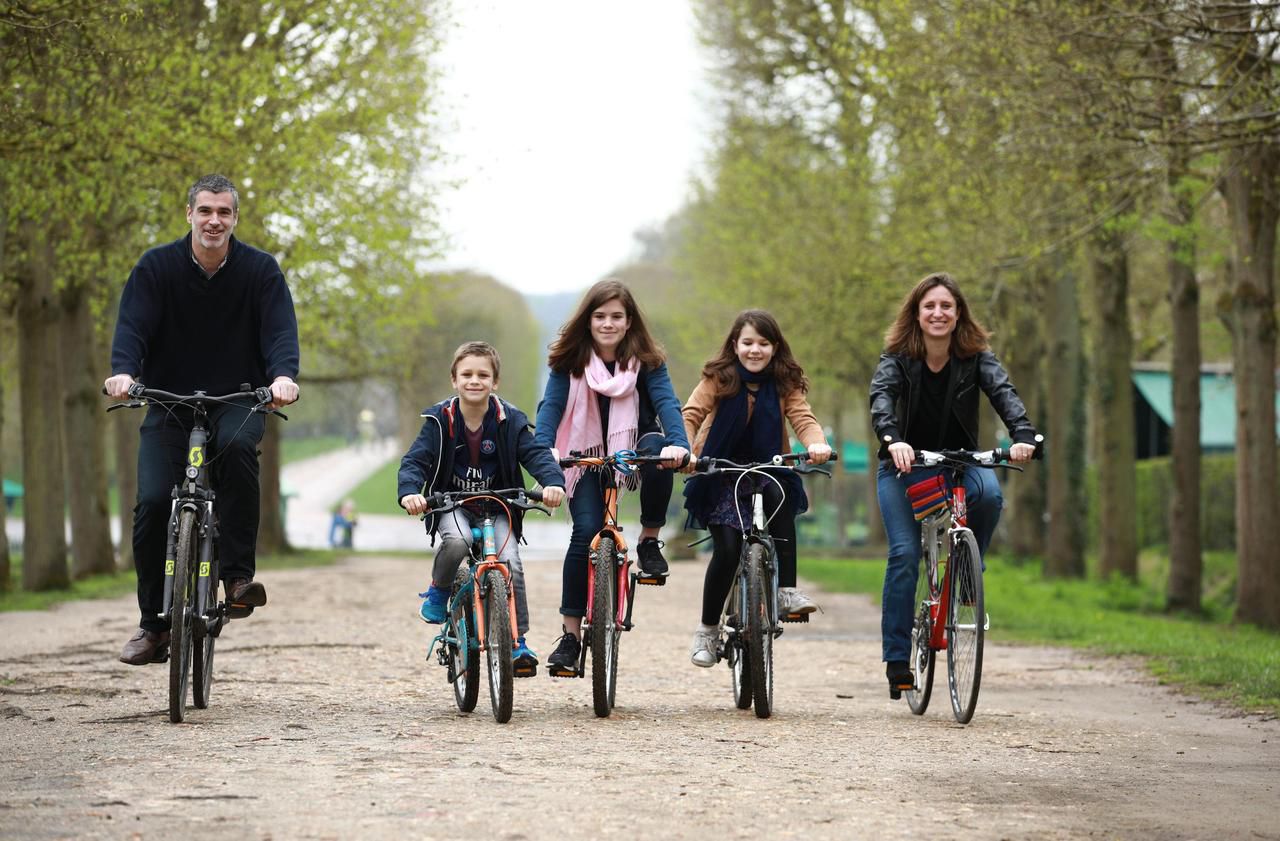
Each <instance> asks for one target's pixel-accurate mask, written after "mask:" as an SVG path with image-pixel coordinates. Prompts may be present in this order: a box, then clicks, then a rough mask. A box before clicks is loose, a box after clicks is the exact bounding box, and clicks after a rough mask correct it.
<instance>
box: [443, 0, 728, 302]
mask: <svg viewBox="0 0 1280 841" xmlns="http://www.w3.org/2000/svg"><path fill="white" fill-rule="evenodd" d="M452 6H453V8H452V11H451V13H450V18H451V20H450V22H449V24H448V25H447V26H446V27H445V30H444V40H445V45H444V51H443V53H442V55H441V56H440V58H439V62H438V66H439V68H440V70H441V73H442V79H441V89H440V90H441V93H442V96H441V98H440V102H439V105H440V109H441V116H440V118H439V120H438V124H439V128H440V129H442V130H443V138H442V141H443V146H444V150H445V153H446V160H445V161H444V162H443V163H442V164H441V165H440V166H439V167H437V169H436V172H435V173H434V177H435V178H436V179H437V180H449V181H453V182H456V186H453V187H448V186H446V187H445V189H444V193H443V195H442V196H441V200H440V209H441V213H440V220H441V223H442V225H443V228H444V231H445V233H446V234H447V235H448V236H449V238H450V241H449V244H448V245H447V246H446V248H445V252H444V259H443V265H444V266H446V267H448V268H456V269H463V268H469V269H475V270H477V271H481V272H484V273H487V274H491V275H493V276H494V277H496V278H497V279H498V280H500V281H502V282H503V283H505V284H507V285H509V286H513V287H515V288H518V289H520V290H521V291H523V292H527V293H532V294H537V293H546V292H562V291H567V290H575V289H582V288H585V287H586V286H588V285H589V284H591V283H593V282H595V281H596V280H598V279H600V278H601V277H603V276H604V275H605V274H607V273H608V272H609V271H610V270H612V269H614V268H616V267H617V266H619V265H620V264H622V263H624V262H625V261H626V260H627V259H628V257H629V256H631V255H632V254H633V253H634V251H635V241H634V239H633V236H632V235H633V233H634V232H635V231H636V230H637V229H640V228H642V227H646V226H650V225H655V224H660V223H661V222H662V221H663V220H664V219H666V217H667V216H669V215H670V214H671V213H672V212H674V211H675V210H677V209H678V208H679V207H680V205H681V204H682V203H683V202H684V199H685V197H686V196H687V194H688V185H689V181H690V177H691V174H692V172H693V171H694V168H695V167H696V166H697V165H698V162H699V161H700V160H701V159H702V158H703V157H704V156H705V154H706V151H707V142H706V139H705V136H706V134H707V132H708V131H710V125H711V119H710V115H709V114H707V112H706V108H707V105H708V103H709V102H710V100H709V98H708V95H707V93H706V90H707V86H706V81H705V71H704V64H705V61H704V58H703V56H702V54H701V53H700V51H699V49H698V46H697V41H696V37H695V33H694V23H693V14H692V11H691V10H690V8H689V5H688V1H687V0H541V2H532V0H456V2H454V3H453V4H452Z"/></svg>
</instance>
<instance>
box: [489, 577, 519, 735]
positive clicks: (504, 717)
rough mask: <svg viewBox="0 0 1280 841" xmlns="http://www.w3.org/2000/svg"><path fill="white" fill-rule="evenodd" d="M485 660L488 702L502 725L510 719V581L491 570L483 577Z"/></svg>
mask: <svg viewBox="0 0 1280 841" xmlns="http://www.w3.org/2000/svg"><path fill="white" fill-rule="evenodd" d="M484 589H485V593H484V624H485V629H484V639H485V660H486V662H487V663H488V666H489V703H490V704H492V705H493V717H494V719H495V720H496V721H497V722H498V723H499V724H505V723H507V722H508V721H510V720H511V702H512V698H511V681H512V674H511V614H510V613H509V612H508V611H509V610H510V604H509V602H508V600H507V580H506V579H505V578H503V577H502V573H501V572H498V570H496V569H491V570H489V571H488V572H486V573H485V575H484Z"/></svg>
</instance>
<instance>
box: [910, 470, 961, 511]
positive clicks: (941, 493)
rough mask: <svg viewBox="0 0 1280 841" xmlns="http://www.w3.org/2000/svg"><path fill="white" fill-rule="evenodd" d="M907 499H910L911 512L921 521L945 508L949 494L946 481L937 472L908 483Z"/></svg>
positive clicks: (949, 498) (948, 500) (949, 497)
mask: <svg viewBox="0 0 1280 841" xmlns="http://www.w3.org/2000/svg"><path fill="white" fill-rule="evenodd" d="M907 499H909V500H911V513H912V514H914V515H915V518H916V520H917V521H923V520H924V519H925V518H926V517H928V516H929V515H930V514H933V513H935V512H937V511H941V510H942V509H944V508H946V507H947V503H948V502H950V500H951V495H950V494H949V493H948V492H947V481H946V480H945V479H943V478H942V475H941V474H938V475H936V476H930V477H929V478H928V479H921V480H920V481H919V482H915V483H913V484H910V485H908V486H907Z"/></svg>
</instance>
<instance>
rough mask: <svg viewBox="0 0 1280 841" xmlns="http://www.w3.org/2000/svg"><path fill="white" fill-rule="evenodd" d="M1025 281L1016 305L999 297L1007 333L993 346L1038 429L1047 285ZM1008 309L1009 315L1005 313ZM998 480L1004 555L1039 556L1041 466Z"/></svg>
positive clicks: (1037, 280)
mask: <svg viewBox="0 0 1280 841" xmlns="http://www.w3.org/2000/svg"><path fill="white" fill-rule="evenodd" d="M1028 280H1029V282H1028V283H1026V284H1025V285H1020V286H1019V287H1018V289H1019V291H1020V293H1023V294H1020V295H1019V297H1018V299H1017V301H1016V302H1015V301H1014V300H1013V296H1011V295H1003V296H1001V303H1002V304H1004V305H1005V306H1004V307H1003V308H1004V309H1005V310H1006V317H1005V318H1003V319H1002V321H1003V322H1004V323H1005V324H1007V325H1008V327H1009V329H1008V332H1007V333H1005V334H1004V337H1003V341H1001V340H1000V339H1001V337H999V336H997V342H998V344H1000V346H1001V347H1002V348H1007V351H1006V353H1007V355H1002V356H1003V359H1004V363H1005V366H1006V367H1007V369H1008V371H1009V379H1010V380H1012V381H1013V383H1014V386H1015V387H1016V388H1017V389H1018V396H1020V397H1021V398H1022V402H1023V404H1025V405H1026V407H1027V416H1028V417H1029V418H1030V419H1031V422H1032V423H1033V424H1036V425H1037V427H1039V424H1040V423H1041V421H1040V420H1039V418H1040V413H1041V403H1042V401H1041V399H1040V394H1041V390H1042V389H1041V378H1040V376H1039V368H1040V361H1041V360H1042V359H1043V358H1044V354H1045V351H1046V350H1047V348H1046V346H1045V333H1044V331H1043V330H1041V329H1040V324H1039V318H1038V317H1037V316H1038V313H1039V312H1040V310H1041V309H1042V306H1041V304H1040V302H1041V301H1042V300H1043V297H1042V293H1041V292H1040V290H1042V289H1044V288H1045V287H1046V286H1047V285H1048V282H1047V281H1046V280H1045V278H1043V277H1040V276H1036V277H1033V278H1029V279H1028ZM1028 298H1030V300H1028ZM1014 304H1016V307H1015V306H1014ZM1010 309H1013V310H1014V311H1013V312H1009V311H1008V310H1010ZM992 414H993V415H994V414H995V413H994V412H993V413H992ZM997 417H998V416H997ZM978 446H979V447H980V448H982V447H986V446H987V442H983V441H980V442H978ZM1000 479H1001V481H1002V482H1003V483H1004V486H1005V487H1004V497H1005V499H1006V500H1007V505H1006V509H1005V514H1004V516H1005V517H1007V518H1008V519H1007V521H1006V522H1007V524H1008V525H1007V527H1008V541H1009V551H1010V552H1011V553H1012V554H1013V556H1014V557H1015V558H1017V559H1019V560H1025V559H1028V558H1034V557H1041V556H1043V555H1044V546H1045V529H1044V513H1045V498H1044V471H1043V470H1042V469H1041V465H1040V464H1036V465H1033V466H1032V467H1031V469H1029V470H1027V471H1026V472H1024V473H1017V472H1014V471H1006V472H1002V473H1001V476H1000Z"/></svg>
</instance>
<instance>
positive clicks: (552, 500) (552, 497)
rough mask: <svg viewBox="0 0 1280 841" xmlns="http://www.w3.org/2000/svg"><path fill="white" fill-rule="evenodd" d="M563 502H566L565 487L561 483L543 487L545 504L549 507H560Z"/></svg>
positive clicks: (543, 502)
mask: <svg viewBox="0 0 1280 841" xmlns="http://www.w3.org/2000/svg"><path fill="white" fill-rule="evenodd" d="M562 502H564V488H562V487H560V486H559V485H552V486H551V487H549V488H543V489H542V504H543V505H545V506H547V507H548V508H559V507H560V503H562Z"/></svg>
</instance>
